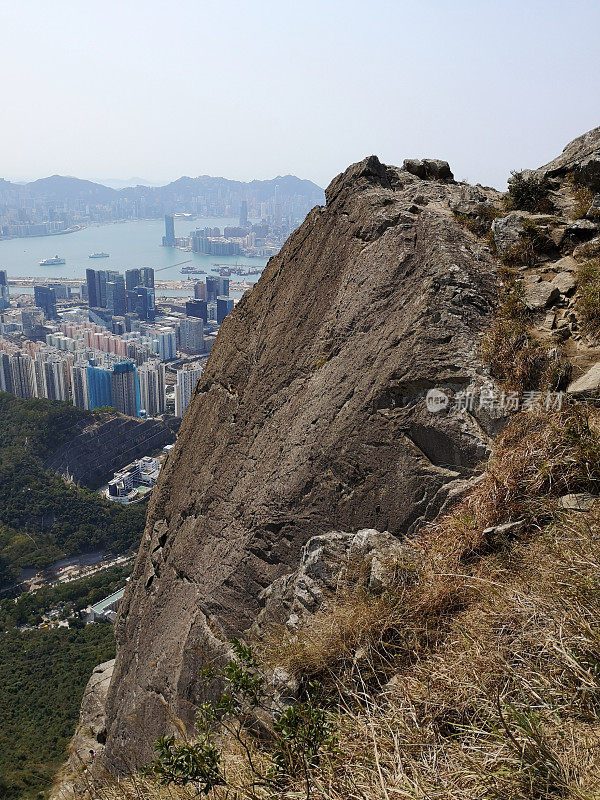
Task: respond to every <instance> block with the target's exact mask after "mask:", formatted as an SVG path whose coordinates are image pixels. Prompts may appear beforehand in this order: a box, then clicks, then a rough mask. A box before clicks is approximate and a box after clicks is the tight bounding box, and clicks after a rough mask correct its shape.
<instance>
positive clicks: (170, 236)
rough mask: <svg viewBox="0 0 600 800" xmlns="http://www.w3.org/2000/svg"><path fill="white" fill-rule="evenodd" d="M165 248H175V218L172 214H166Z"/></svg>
mask: <svg viewBox="0 0 600 800" xmlns="http://www.w3.org/2000/svg"><path fill="white" fill-rule="evenodd" d="M163 245H164V247H175V218H174V217H173V215H172V214H165V235H164V236H163Z"/></svg>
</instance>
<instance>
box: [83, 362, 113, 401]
mask: <svg viewBox="0 0 600 800" xmlns="http://www.w3.org/2000/svg"><path fill="white" fill-rule="evenodd" d="M86 373H87V386H88V408H89V409H90V411H93V410H94V409H95V408H102V406H112V405H113V393H112V370H110V369H108V368H106V367H100V366H93V365H92V364H88V365H87V366H86Z"/></svg>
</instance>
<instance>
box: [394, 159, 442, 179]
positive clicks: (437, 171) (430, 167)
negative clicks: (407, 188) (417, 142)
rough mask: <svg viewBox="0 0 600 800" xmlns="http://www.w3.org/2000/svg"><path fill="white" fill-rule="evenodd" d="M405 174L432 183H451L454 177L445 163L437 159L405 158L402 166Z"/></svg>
mask: <svg viewBox="0 0 600 800" xmlns="http://www.w3.org/2000/svg"><path fill="white" fill-rule="evenodd" d="M402 166H403V167H404V169H405V170H406V171H407V172H410V173H411V174H412V175H416V176H417V178H422V179H423V180H432V181H451V180H454V175H453V174H452V170H451V169H450V165H449V164H448V162H447V161H440V160H439V159H437V158H424V159H422V160H421V159H418V158H406V159H405V160H404V163H403V165H402Z"/></svg>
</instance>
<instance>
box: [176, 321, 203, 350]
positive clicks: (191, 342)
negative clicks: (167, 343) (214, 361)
mask: <svg viewBox="0 0 600 800" xmlns="http://www.w3.org/2000/svg"><path fill="white" fill-rule="evenodd" d="M179 337H180V348H181V350H184V351H185V352H186V353H190V354H192V355H196V354H197V353H201V352H202V351H203V350H204V322H203V321H202V319H201V318H199V317H187V318H186V319H182V320H181V322H180V323H179Z"/></svg>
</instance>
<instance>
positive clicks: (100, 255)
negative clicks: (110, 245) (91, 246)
mask: <svg viewBox="0 0 600 800" xmlns="http://www.w3.org/2000/svg"><path fill="white" fill-rule="evenodd" d="M88 258H110V253H90V254H89V256H88Z"/></svg>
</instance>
